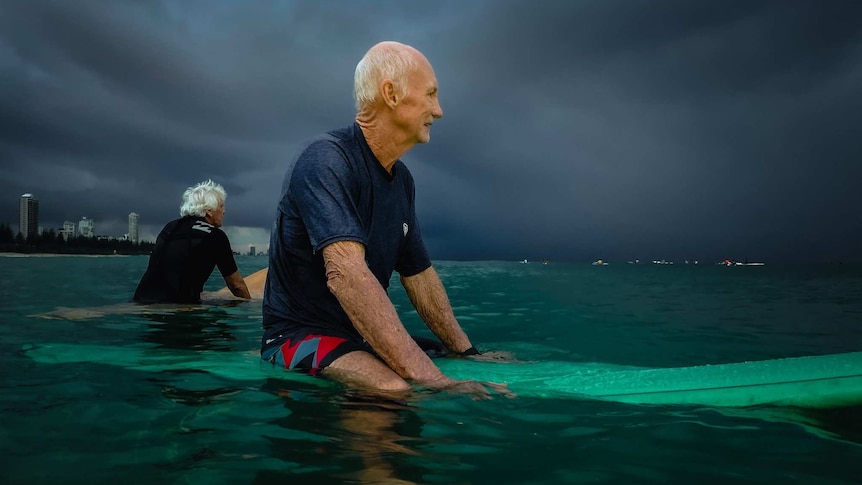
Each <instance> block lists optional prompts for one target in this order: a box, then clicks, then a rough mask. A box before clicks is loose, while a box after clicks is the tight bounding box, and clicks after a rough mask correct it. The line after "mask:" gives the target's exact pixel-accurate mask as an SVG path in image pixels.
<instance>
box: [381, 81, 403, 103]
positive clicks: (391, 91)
mask: <svg viewBox="0 0 862 485" xmlns="http://www.w3.org/2000/svg"><path fill="white" fill-rule="evenodd" d="M380 92H381V93H382V94H383V102H384V103H386V106H389V107H390V108H394V107H395V106H396V105H398V101H399V99H398V93H397V92H396V89H395V83H393V82H392V80H391V79H384V80H383V82H382V83H380Z"/></svg>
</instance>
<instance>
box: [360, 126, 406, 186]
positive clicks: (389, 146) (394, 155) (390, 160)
mask: <svg viewBox="0 0 862 485" xmlns="http://www.w3.org/2000/svg"><path fill="white" fill-rule="evenodd" d="M381 121H382V120H380V119H379V118H376V117H369V116H362V113H360V114H358V115H357V116H356V123H357V124H358V125H359V128H360V129H361V130H362V134H363V136H365V142H366V143H368V147H369V148H371V153H373V154H374V156H375V157H376V158H377V161H378V162H380V165H382V166H383V168H384V169H385V170H386V172H388V173H390V174H391V173H392V166H393V165H395V162H397V161H398V159H399V158H401V155H404V154H405V153H407V150H409V149H410V148H411V147H412V145H409V144H407V143H404V142H400V140H398V139H397V138H396V137H397V135H395V136H393V133H392V130H387V129H384V127H383V123H381Z"/></svg>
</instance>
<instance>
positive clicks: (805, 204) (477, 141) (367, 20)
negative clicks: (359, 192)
mask: <svg viewBox="0 0 862 485" xmlns="http://www.w3.org/2000/svg"><path fill="white" fill-rule="evenodd" d="M381 40H397V41H400V42H404V43H406V44H410V45H412V46H414V47H416V48H418V49H419V50H420V51H422V52H423V53H424V54H425V55H426V56H427V57H428V59H429V60H430V61H431V63H432V65H433V66H434V69H435V71H436V74H437V79H438V82H439V85H440V100H441V105H442V107H443V111H444V116H443V119H441V120H440V121H438V122H437V123H435V124H434V127H433V128H432V135H431V143H430V144H427V145H422V146H417V147H415V148H414V149H413V150H411V151H410V152H408V153H407V154H406V155H405V156H404V157H403V158H402V160H403V161H404V162H405V163H406V164H407V166H408V167H409V168H410V170H411V171H412V173H413V176H414V178H415V180H416V186H417V204H418V212H419V220H420V222H421V224H422V228H423V233H424V234H425V237H426V244H427V245H428V248H429V251H430V252H431V256H432V258H433V259H438V260H439V259H512V260H515V259H524V258H527V259H539V258H543V257H548V258H551V259H552V260H575V261H590V260H594V259H598V258H603V259H605V260H610V261H612V262H613V261H625V260H633V259H635V258H638V259H641V260H651V259H661V258H665V259H676V260H681V259H683V258H689V259H698V260H701V261H704V262H714V261H717V260H720V259H724V258H731V259H734V258H735V259H745V258H747V259H749V260H752V261H753V260H763V261H767V262H783V261H790V262H793V261H860V260H862V195H860V193H862V190H860V189H859V184H860V182H862V164H860V162H862V2H859V1H857V0H849V1H841V0H828V1H823V0H816V1H792V0H776V1H771V2H767V1H757V0H744V1H729V0H713V1H705V0H703V1H692V0H680V1H659V0H656V1H648V2H643V1H635V0H621V1H612V0H597V1H575V0H572V1H562V0H560V1H536V0H517V1H480V0H470V1H460V0H458V1H435V2H403V1H385V2H383V1H381V2H371V1H351V2H342V1H319V0H317V1H302V2H293V1H259V2H240V1H236V2H225V1H209V0H207V1H197V2H195V1H145V2H139V1H125V2H123V1H83V0H76V1H36V0H20V1H18V0H3V1H2V2H0V195H2V201H0V222H9V223H11V224H12V225H13V226H15V227H17V225H18V198H19V196H20V195H21V194H23V193H25V192H29V193H33V194H34V196H35V197H36V198H37V199H38V200H39V204H40V225H41V226H43V227H44V228H45V229H48V228H52V227H53V228H57V227H60V226H62V223H63V221H65V220H72V221H78V220H80V219H81V217H82V216H86V217H89V218H91V219H94V220H95V221H96V232H97V233H98V234H105V235H112V236H121V235H122V234H124V233H125V232H127V215H128V213H129V212H133V211H134V212H137V213H138V214H140V218H141V223H142V225H143V231H142V234H143V235H144V236H145V238H149V239H154V237H155V234H157V233H158V231H159V229H160V228H161V227H162V226H163V225H164V224H165V223H166V222H168V221H169V220H171V219H174V218H176V217H178V215H179V213H178V208H179V204H180V198H181V194H182V192H183V190H185V188H186V187H188V186H190V185H194V184H195V183H197V182H199V181H201V180H205V179H207V178H212V179H214V180H215V181H217V182H219V183H221V184H222V185H224V186H225V188H226V190H227V191H228V201H227V215H226V218H225V229H226V231H227V232H228V235H229V236H230V237H231V240H232V243H233V246H234V249H236V250H241V251H245V250H247V246H248V244H250V243H252V244H255V245H257V246H258V247H259V248H263V247H265V246H266V245H267V243H268V228H269V226H270V223H271V221H272V219H273V216H274V213H275V206H276V203H277V201H278V199H279V195H280V194H279V190H280V185H281V181H282V178H283V176H284V170H285V166H286V163H287V162H288V161H289V159H290V158H291V157H292V156H293V155H294V152H295V150H296V149H297V147H298V146H299V145H300V144H301V143H302V142H303V141H304V140H306V139H308V138H309V137H312V136H315V135H317V134H318V133H320V132H323V131H327V130H330V129H335V128H340V127H343V126H346V125H348V124H349V123H351V122H352V120H353V115H354V105H353V99H352V87H353V70H354V68H355V66H356V63H357V61H358V60H359V59H360V58H361V57H362V55H363V54H364V53H365V51H366V50H368V48H369V47H370V46H372V45H373V44H374V43H376V42H378V41H381Z"/></svg>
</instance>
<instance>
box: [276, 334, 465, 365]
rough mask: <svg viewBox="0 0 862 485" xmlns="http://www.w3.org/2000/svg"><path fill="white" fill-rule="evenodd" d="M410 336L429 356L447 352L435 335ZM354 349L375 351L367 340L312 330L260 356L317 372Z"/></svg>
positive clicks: (372, 353) (370, 352)
mask: <svg viewBox="0 0 862 485" xmlns="http://www.w3.org/2000/svg"><path fill="white" fill-rule="evenodd" d="M413 340H414V341H416V343H417V344H418V345H419V347H420V348H421V349H422V350H423V351H425V353H426V354H428V356H429V357H432V358H434V357H443V356H445V355H447V354H448V353H449V351H448V350H447V349H446V347H445V346H444V345H443V344H442V343H440V342H439V341H437V340H436V339H429V338H425V337H417V336H413ZM357 350H361V351H363V352H368V353H369V354H371V355H375V356H376V355H377V353H376V352H374V350H373V349H372V348H371V346H370V345H368V343H366V342H357V341H355V340H350V339H347V338H344V337H334V336H329V335H320V334H313V333H312V334H308V335H305V336H299V337H297V338H292V339H291V338H288V339H287V340H285V341H284V342H283V343H282V344H281V345H274V346H272V347H269V348H267V349H264V350H263V351H262V352H261V358H263V359H264V360H266V361H269V362H272V363H273V364H274V365H278V366H280V367H284V368H285V369H300V370H304V371H306V372H308V373H309V374H311V375H316V374H317V373H318V372H320V370H321V369H324V368H326V367H327V366H328V365H329V364H331V363H333V362H334V361H335V360H336V359H338V358H339V357H341V356H342V355H346V354H349V353H350V352H355V351H357Z"/></svg>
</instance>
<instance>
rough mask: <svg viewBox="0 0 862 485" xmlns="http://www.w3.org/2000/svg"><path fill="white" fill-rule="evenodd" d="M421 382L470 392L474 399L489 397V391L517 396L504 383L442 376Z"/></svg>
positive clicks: (459, 392)
mask: <svg viewBox="0 0 862 485" xmlns="http://www.w3.org/2000/svg"><path fill="white" fill-rule="evenodd" d="M421 384H422V385H424V386H426V387H429V388H432V389H439V390H441V391H450V392H456V393H458V394H470V395H471V396H472V397H473V398H474V399H490V398H491V397H492V393H491V391H494V392H495V393H497V394H500V395H501V396H505V397H508V398H513V397H517V396H516V395H515V393H514V392H512V391H510V390H509V387H508V386H507V385H506V384H498V383H496V382H482V381H470V380H455V379H450V378H448V377H443V378H442V379H438V380H436V381H433V382H424V383H421ZM489 389H490V390H489Z"/></svg>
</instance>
